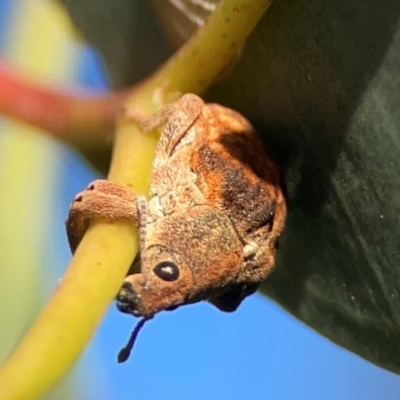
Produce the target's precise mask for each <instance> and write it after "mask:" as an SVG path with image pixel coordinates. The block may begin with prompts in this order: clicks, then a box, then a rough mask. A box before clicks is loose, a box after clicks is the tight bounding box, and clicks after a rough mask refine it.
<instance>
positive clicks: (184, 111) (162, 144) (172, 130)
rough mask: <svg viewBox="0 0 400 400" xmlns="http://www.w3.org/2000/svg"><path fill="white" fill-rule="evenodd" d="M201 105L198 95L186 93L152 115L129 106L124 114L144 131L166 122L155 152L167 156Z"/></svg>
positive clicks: (202, 105) (196, 115)
mask: <svg viewBox="0 0 400 400" xmlns="http://www.w3.org/2000/svg"><path fill="white" fill-rule="evenodd" d="M203 107H204V101H203V100H202V99H201V98H200V97H199V96H196V95H195V94H192V93H188V94H185V95H183V96H182V97H181V98H180V99H179V100H177V101H175V102H174V103H171V104H167V105H166V106H164V107H163V108H161V109H160V110H159V111H157V112H156V113H155V114H153V115H150V116H145V115H144V114H143V113H142V112H141V110H139V109H137V108H131V109H128V110H126V116H127V118H131V119H133V120H134V121H135V122H136V123H137V124H138V125H139V127H140V128H141V129H142V130H143V131H144V132H148V131H151V130H153V129H154V128H156V127H158V126H160V125H161V124H163V123H165V122H166V124H165V126H164V129H163V131H162V133H161V135H160V139H159V142H158V147H157V152H158V153H159V154H161V155H164V156H166V157H168V156H169V155H170V154H171V153H172V151H173V150H174V148H175V146H176V145H177V144H178V143H179V141H180V140H181V139H182V137H183V136H185V134H186V132H187V131H188V129H189V128H190V127H191V126H192V125H193V123H194V121H196V119H197V118H198V116H199V115H200V114H201V111H202V109H203Z"/></svg>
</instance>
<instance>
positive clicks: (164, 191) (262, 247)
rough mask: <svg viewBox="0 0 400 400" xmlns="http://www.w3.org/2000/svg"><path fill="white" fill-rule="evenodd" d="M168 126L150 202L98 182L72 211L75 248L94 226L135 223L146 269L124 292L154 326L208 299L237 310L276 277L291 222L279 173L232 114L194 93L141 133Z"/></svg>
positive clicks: (125, 302) (123, 303)
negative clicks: (162, 314) (106, 221)
mask: <svg viewBox="0 0 400 400" xmlns="http://www.w3.org/2000/svg"><path fill="white" fill-rule="evenodd" d="M135 118H136V119H138V118H137V117H135ZM163 119H167V123H166V125H165V127H164V130H163V132H162V134H161V137H160V141H159V144H158V147H157V152H156V158H155V160H154V163H153V172H152V178H151V189H150V200H149V201H148V202H147V201H146V200H145V199H144V198H142V197H140V196H135V195H133V194H131V193H129V192H128V191H126V190H125V189H124V188H123V187H122V186H120V185H117V184H115V183H112V182H107V181H95V182H94V183H93V184H92V185H91V186H89V188H88V189H87V190H86V191H84V192H82V193H81V194H79V195H78V196H77V197H76V198H75V201H74V202H73V203H72V205H71V210H70V216H69V219H68V222H67V230H68V236H69V239H70V244H71V248H72V250H74V249H75V247H76V246H77V245H78V243H79V241H80V239H81V237H82V236H83V234H84V231H85V230H86V228H87V226H88V224H89V222H90V219H91V218H93V217H96V216H102V217H106V218H112V219H118V220H128V221H131V222H132V223H135V224H136V225H138V226H139V229H140V237H141V243H140V247H141V265H140V267H136V269H134V270H133V271H132V274H131V275H129V276H128V277H127V278H126V280H125V283H124V285H123V287H122V289H121V292H120V294H119V297H118V306H119V308H120V309H121V310H122V311H124V312H129V313H132V314H134V315H142V316H144V317H151V316H152V315H154V314H155V313H156V312H158V311H161V310H165V309H171V308H174V307H177V306H179V305H182V304H188V303H193V302H196V301H199V300H205V299H206V300H209V301H210V302H211V303H213V304H215V305H216V306H217V307H218V308H220V309H222V310H225V311H233V310H234V309H236V308H237V306H238V305H239V304H240V302H241V301H242V299H243V298H244V297H246V296H247V295H249V294H251V293H253V292H254V291H255V290H256V289H257V287H258V285H259V283H260V282H261V281H263V280H264V279H266V278H267V277H268V275H269V274H270V273H271V272H272V270H273V266H274V257H275V251H276V246H277V241H278V238H279V236H280V233H281V231H282V229H283V225H284V219H285V215H286V206H285V200H284V196H283V191H282V182H280V173H279V169H278V167H277V166H276V165H275V164H274V162H273V161H272V160H271V159H270V158H269V157H268V156H267V155H266V153H265V151H264V149H263V146H262V144H261V143H260V142H259V140H258V138H257V137H256V134H255V132H254V129H253V127H252V126H251V124H250V123H249V122H248V121H247V120H246V119H245V118H243V117H242V116H241V115H240V114H238V113H237V112H235V111H233V110H230V109H228V108H225V107H222V106H220V105H217V104H204V103H203V101H202V100H201V99H200V98H199V97H197V96H195V95H192V94H188V95H185V96H183V97H182V98H181V99H180V100H179V101H178V102H176V103H174V104H173V105H170V106H167V107H166V108H165V109H163V110H162V111H161V112H159V113H157V114H156V115H155V116H152V117H150V118H149V119H147V120H141V121H139V124H141V125H142V126H143V127H144V128H145V129H147V130H148V129H152V128H153V127H154V126H157V125H159V124H160V123H162V122H163ZM160 271H161V272H160Z"/></svg>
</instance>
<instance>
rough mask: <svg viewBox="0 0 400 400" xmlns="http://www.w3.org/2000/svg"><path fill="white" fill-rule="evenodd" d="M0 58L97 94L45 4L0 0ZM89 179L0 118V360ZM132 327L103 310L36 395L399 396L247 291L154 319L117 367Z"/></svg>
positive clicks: (43, 293) (59, 149) (50, 270)
mask: <svg viewBox="0 0 400 400" xmlns="http://www.w3.org/2000/svg"><path fill="white" fill-rule="evenodd" d="M0 56H1V57H2V58H5V59H7V61H8V62H10V63H11V64H12V65H13V66H15V69H17V70H18V71H20V72H21V73H23V74H25V75H26V76H27V77H29V78H30V79H33V80H35V81H38V82H43V83H46V84H51V85H58V86H59V87H62V88H64V89H65V88H67V89H68V90H71V91H72V92H73V91H75V92H77V91H81V90H90V91H97V92H102V91H106V90H107V86H108V84H107V79H106V77H105V74H104V70H103V68H102V63H101V60H100V59H99V57H98V55H97V54H96V53H95V52H94V51H93V50H92V49H90V48H88V47H86V46H85V44H84V43H83V42H81V41H80V40H79V35H78V34H77V32H76V31H74V28H73V26H72V24H71V22H70V20H69V19H68V16H67V14H66V13H65V12H64V10H63V8H62V7H61V6H60V5H59V4H58V3H57V2H56V1H50V0H49V1H46V0H0ZM1 90H2V88H1V87H0V92H1ZM96 177H97V176H96V175H95V173H94V172H93V170H91V169H90V168H88V167H87V166H86V165H85V164H84V163H83V162H82V160H81V159H79V158H78V157H77V156H76V155H75V154H74V152H73V151H71V150H70V149H68V148H65V147H64V146H62V145H61V144H60V143H57V142H55V141H54V140H52V139H51V138H49V137H46V136H44V135H42V134H41V133H40V132H38V131H36V130H35V129H33V128H31V127H29V126H26V125H23V124H20V123H17V122H15V121H10V120H7V119H5V118H2V117H0V301H1V308H0V359H4V358H5V357H6V355H7V354H8V353H9V352H10V350H11V349H12V347H13V346H14V344H15V343H16V342H17V341H18V339H19V338H20V337H21V335H22V334H23V333H24V332H25V331H26V329H27V328H28V327H29V325H30V323H31V322H32V321H33V320H34V319H35V316H36V315H37V313H38V312H39V310H40V309H41V307H42V306H43V304H44V303H45V302H46V299H48V297H49V295H50V294H51V292H52V290H53V289H54V288H55V287H56V285H57V282H58V281H59V279H60V278H61V277H62V274H63V271H64V269H65V267H66V265H67V263H68V261H69V259H70V257H71V256H70V252H69V248H68V245H67V241H66V236H65V231H64V220H65V217H66V213H67V210H68V205H69V202H70V200H71V199H72V197H73V195H74V194H75V193H76V192H78V191H80V190H81V189H82V188H83V187H85V185H87V183H88V182H90V181H91V180H92V179H94V178H96ZM135 324H136V320H135V319H134V318H131V317H129V316H126V315H123V314H120V313H119V312H118V311H117V310H116V308H115V306H114V305H112V306H111V308H110V310H109V312H108V313H107V315H106V318H105V319H104V321H103V322H102V324H101V326H100V327H99V329H98V331H97V332H96V334H95V336H94V338H93V340H92V342H91V344H90V346H89V347H88V349H87V350H86V352H85V354H83V355H82V357H81V359H80V361H79V363H78V364H77V365H76V366H75V368H74V370H73V371H72V372H71V373H70V375H69V376H68V377H66V380H65V382H63V383H61V384H60V386H59V387H58V388H56V389H55V391H54V392H53V393H51V394H49V395H48V396H47V398H48V399H76V400H92V399H93V400H108V399H118V400H124V399H137V400H140V399H146V400H153V399H163V400H180V399H182V400H183V399H191V400H196V399H210V400H213V399H230V400H242V399H253V400H258V399H259V400H261V399H274V400H280V399H281V400H289V399H307V400H314V399H315V400H317V399H326V400H330V399H332V400H333V399H349V400H350V399H365V400H369V399H371V400H372V399H378V398H379V399H388V400H389V399H399V397H400V378H399V377H398V376H397V375H395V374H392V373H390V372H387V371H385V370H383V369H380V368H379V367H376V366H374V365H372V364H370V363H368V362H366V361H364V360H362V359H361V358H359V357H357V356H355V355H353V354H351V353H350V352H348V351H345V350H343V349H341V348H340V347H338V346H336V345H334V344H332V343H330V342H329V341H327V340H326V339H324V338H323V337H322V336H320V335H318V334H316V333H315V332H313V331H312V330H311V329H309V328H308V327H306V326H304V325H303V324H301V323H300V322H298V321H296V320H295V319H294V318H293V317H291V316H289V315H288V314H287V313H286V312H285V311H283V310H282V309H281V308H280V307H279V306H277V305H276V304H274V303H272V302H271V301H270V300H269V299H267V298H265V297H263V296H261V295H258V294H257V295H254V296H252V297H251V298H249V299H248V300H246V301H245V302H244V303H243V305H242V306H241V307H240V308H239V310H238V311H237V312H235V313H233V314H223V313H221V312H219V311H217V310H216V309H214V308H213V307H211V306H210V305H208V304H197V305H192V306H188V307H183V308H181V309H178V310H177V311H174V312H172V313H164V314H161V315H159V316H157V318H155V319H154V320H152V321H151V322H149V323H148V324H147V325H146V326H145V327H144V329H143V331H142V332H141V334H140V336H139V338H138V341H137V343H136V347H135V349H134V351H133V353H132V356H131V358H130V359H129V361H128V362H127V363H125V364H123V365H118V364H117V362H116V355H117V353H118V351H119V350H120V348H121V347H122V346H123V345H125V343H126V341H127V339H128V337H129V335H130V333H131V331H132V329H133V327H134V325H135ZM265 324H267V325H268V326H265ZM55 356H56V355H55ZM0 391H1V388H0Z"/></svg>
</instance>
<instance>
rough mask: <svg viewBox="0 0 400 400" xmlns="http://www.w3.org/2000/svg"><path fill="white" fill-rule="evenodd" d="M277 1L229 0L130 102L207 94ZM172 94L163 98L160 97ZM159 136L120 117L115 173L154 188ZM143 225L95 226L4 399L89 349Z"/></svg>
mask: <svg viewBox="0 0 400 400" xmlns="http://www.w3.org/2000/svg"><path fill="white" fill-rule="evenodd" d="M269 4H270V0H221V2H220V3H219V4H218V6H217V7H216V9H215V11H214V12H213V14H212V15H211V16H210V18H209V20H208V21H207V23H206V24H205V25H204V26H203V27H202V28H201V29H200V30H199V31H198V32H197V33H196V34H195V35H194V36H193V38H192V39H191V40H189V41H188V42H187V43H186V44H185V45H184V46H183V47H182V48H181V49H180V51H179V52H178V53H177V54H176V55H175V56H173V57H172V58H171V59H170V60H169V61H168V62H167V63H166V64H165V65H164V66H163V67H162V68H161V69H160V70H159V71H158V72H156V73H155V74H154V75H153V76H152V77H151V78H149V79H148V80H146V81H145V82H144V83H143V84H142V85H141V86H140V87H138V89H137V91H135V93H134V94H133V96H132V97H131V98H129V100H128V105H131V106H132V105H134V106H139V107H141V108H142V110H143V111H145V112H146V113H153V112H154V111H156V109H157V108H158V107H160V106H162V103H163V101H166V100H167V99H168V96H169V95H171V94H174V93H176V92H180V93H183V92H194V93H197V94H201V93H202V92H204V91H205V90H206V88H207V87H208V86H209V85H210V84H211V83H212V82H213V81H214V79H215V78H216V76H217V75H218V74H219V73H220V72H221V71H222V70H223V69H224V67H225V66H226V65H227V63H229V61H230V60H232V59H233V58H234V57H235V56H236V55H237V52H238V51H239V50H240V48H241V46H242V45H243V43H244V41H245V40H246V38H247V36H248V35H249V34H250V32H251V31H252V29H253V28H254V26H255V25H256V24H257V22H258V21H259V19H260V18H261V16H262V14H263V13H264V11H265V10H266V9H267V7H268V6H269ZM160 93H161V94H162V95H163V97H162V98H164V99H166V100H162V98H161V101H160V100H159V101H157V95H159V94H160ZM155 145H156V136H155V135H145V134H142V133H141V132H140V131H139V130H138V129H137V127H136V126H135V125H134V124H133V123H132V122H130V121H127V120H125V119H123V118H122V119H121V120H120V121H119V123H118V127H117V131H116V137H115V145H114V154H113V159H112V163H111V169H110V173H109V179H110V180H114V181H118V182H121V183H124V184H126V185H127V186H128V187H129V188H130V189H131V190H133V191H135V192H136V193H145V194H146V193H147V191H148V187H149V179H150V178H149V177H150V170H151V162H152V159H153V156H154V151H155ZM137 243H138V235H137V231H136V229H134V228H133V227H132V226H128V225H125V224H121V223H114V222H106V221H98V222H95V223H94V224H93V225H92V226H91V227H90V228H89V230H88V231H87V233H86V235H85V237H84V238H83V240H82V242H81V244H80V246H79V248H78V249H77V251H76V253H75V255H74V257H73V259H72V261H71V263H70V265H69V266H68V270H67V272H66V275H65V277H64V278H63V280H62V282H61V283H60V285H59V287H58V288H57V289H56V291H55V293H54V294H53V296H52V298H51V299H50V302H49V303H48V305H47V306H46V308H45V309H44V310H43V312H42V313H41V314H40V315H39V317H38V318H37V320H36V322H35V323H34V325H33V327H32V328H31V329H30V331H29V332H28V333H27V335H26V336H25V337H24V338H23V340H22V341H21V343H20V344H19V346H18V347H17V348H16V349H15V351H14V352H13V353H12V354H11V356H10V357H9V358H8V360H7V361H6V363H5V365H4V366H3V368H2V370H1V371H0V388H1V393H0V400H11V399H13V400H17V399H18V400H28V399H29V400H32V399H35V398H37V397H38V396H39V395H40V394H42V393H44V392H45V391H46V390H47V389H48V388H49V387H51V386H52V385H53V384H54V383H55V382H56V381H57V380H58V379H59V378H60V377H62V376H63V375H64V374H65V372H66V371H67V370H68V369H69V368H70V366H71V365H72V363H73V361H74V360H75V359H76V357H77V356H78V355H79V353H80V352H81V351H82V349H83V347H84V346H85V345H86V343H87V342H88V340H89V339H90V337H91V336H92V334H93V331H94V329H95V327H96V326H97V324H98V323H99V321H100V319H101V318H102V316H103V314H104V312H105V310H106V308H107V306H108V305H109V303H110V301H111V300H112V299H113V298H114V296H115V294H116V293H117V292H118V290H119V288H120V285H121V282H122V280H123V278H124V276H125V274H126V272H127V270H128V268H129V265H130V263H131V261H132V259H133V258H134V255H135V254H136V252H137V250H138V244H137Z"/></svg>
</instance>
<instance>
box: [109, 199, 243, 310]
mask: <svg viewBox="0 0 400 400" xmlns="http://www.w3.org/2000/svg"><path fill="white" fill-rule="evenodd" d="M144 253H145V254H143V250H142V254H141V266H140V271H137V273H133V274H132V275H129V276H127V278H126V279H125V281H124V284H123V286H122V288H121V290H120V293H119V295H118V297H117V306H118V308H119V310H120V311H122V312H125V313H130V314H133V315H135V316H142V317H145V318H149V317H151V316H153V315H154V314H156V313H157V312H159V311H162V310H171V309H174V308H176V307H179V306H180V305H184V304H190V303H194V302H197V301H200V300H204V299H210V298H213V297H215V295H217V294H219V293H223V292H224V291H225V290H226V288H227V287H230V286H231V285H232V284H234V282H235V280H236V279H237V276H238V274H239V271H240V268H241V266H242V262H243V246H242V244H241V242H240V241H239V239H238V237H237V235H236V233H235V231H234V229H233V227H232V224H231V223H230V221H229V219H228V218H227V217H226V216H225V215H223V214H222V213H220V212H218V211H216V210H215V209H213V208H211V207H208V206H197V207H193V208H191V209H190V210H187V211H185V212H183V213H175V214H172V215H171V216H168V217H164V218H162V219H160V220H159V221H158V222H157V223H156V224H154V226H152V227H150V228H149V230H148V231H147V234H146V241H145V251H144Z"/></svg>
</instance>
